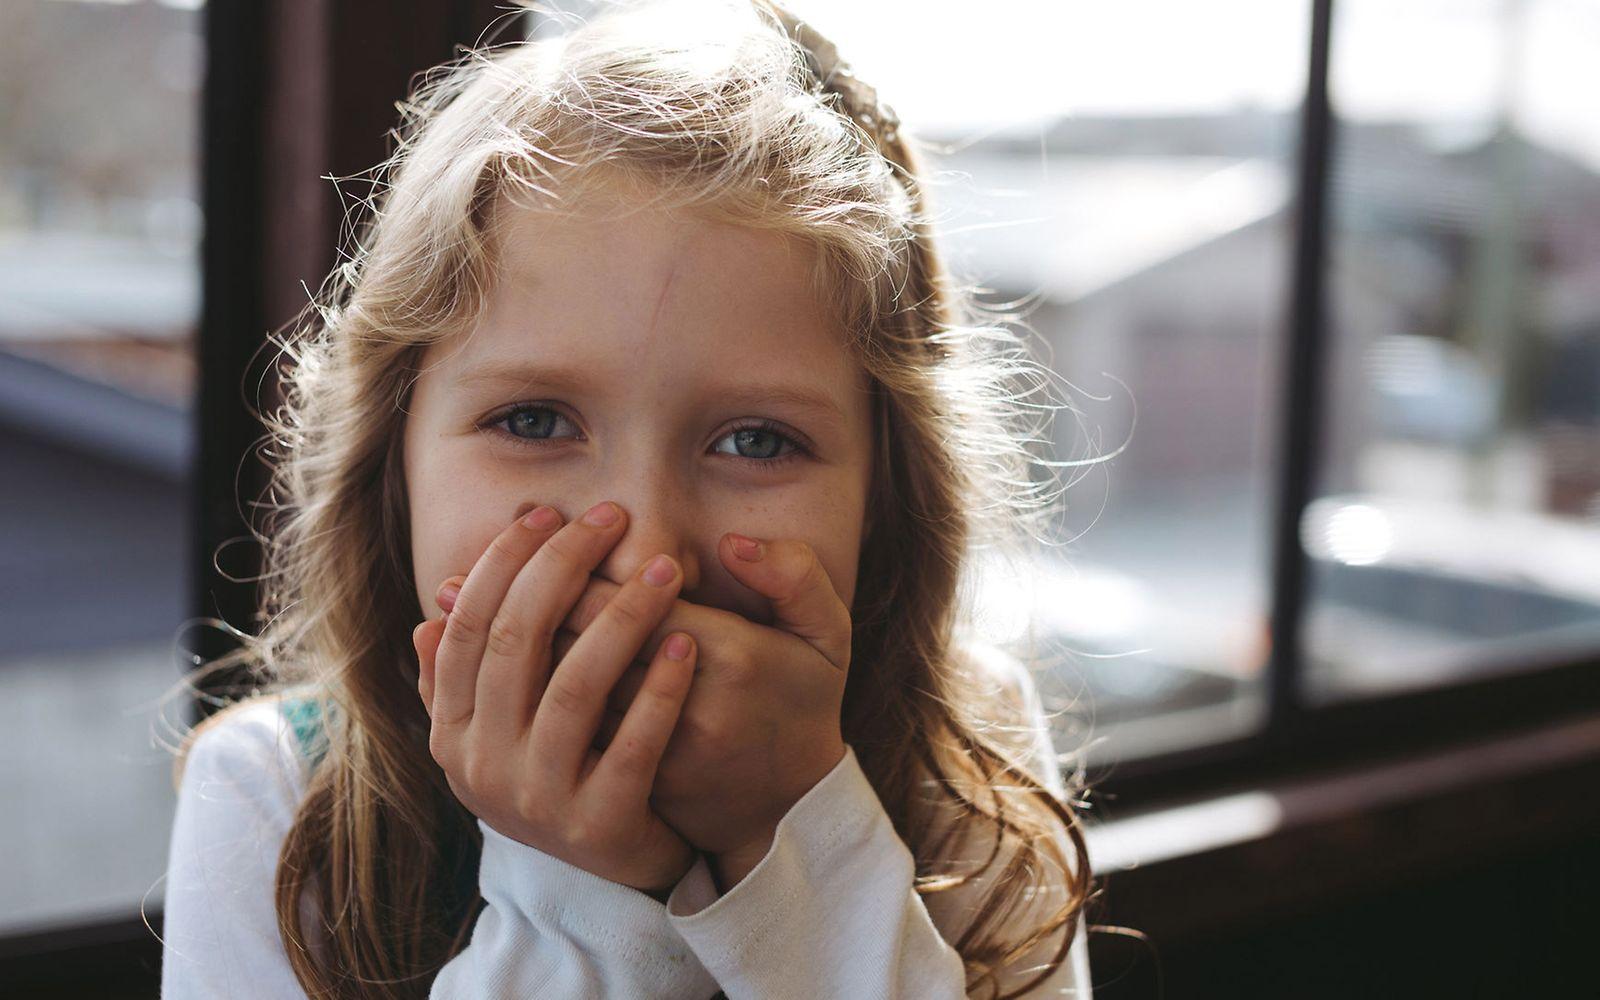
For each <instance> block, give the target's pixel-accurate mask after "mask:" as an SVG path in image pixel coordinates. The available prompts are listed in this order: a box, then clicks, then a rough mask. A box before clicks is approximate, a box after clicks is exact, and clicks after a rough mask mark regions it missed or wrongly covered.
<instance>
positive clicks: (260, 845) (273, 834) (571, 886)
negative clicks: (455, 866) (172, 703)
mask: <svg viewBox="0 0 1600 1000" xmlns="http://www.w3.org/2000/svg"><path fill="white" fill-rule="evenodd" d="M304 780H305V779H304V773H303V771H302V770H301V765H300V762H299V759H298V757H297V755H296V750H295V745H294V741H293V736H292V733H291V731H290V728H289V726H288V723H287V721H286V720H285V719H283V717H282V716H281V714H280V713H279V712H278V710H277V707H276V704H275V703H271V702H265V701H264V702H263V703H262V704H260V705H250V706H247V707H246V708H245V709H242V710H239V711H238V712H237V714H236V716H235V717H233V718H230V719H227V720H225V721H224V722H223V723H220V724H219V725H218V726H217V727H215V728H213V729H209V730H207V731H205V732H204V733H202V734H201V735H200V736H199V738H197V739H196V741H195V743H194V745H193V746H192V747H191V749H190V751H189V757H188V761H187V764H186V765H185V768H184V772H183V778H182V782H181V784H180V786H179V791H178V805H177V812H176V815H175V817H174V820H173V833H172V840H171V846H170V849H169V857H168V871H167V891H166V903H165V906H164V918H163V922H164V927H163V938H164V940H163V954H162V969H161V996H162V997H163V998H164V1000H220V998H224V997H238V998H241V1000H243V998H249V1000H301V998H304V997H305V995H306V994H305V992H304V990H302V989H301V987H300V985H299V982H298V980H297V979H296V978H295V976H294V973H293V971H292V969H291V968H290V965H289V959H288V955H287V953H286V952H285V951H284V945H283V942H282V939H281V937H280V936H279V933H278V917H277V912H276V909H275V907H274V903H273V885H274V881H275V873H276V870H277V863H278V852H279V850H280V848H281V846H282V843H283V840H284V837H285V836H287V834H288V831H289V828H290V826H291V824H292V823H293V820H294V812H295V809H296V807H297V806H298V803H299V799H300V797H301V796H302V795H303V794H304ZM479 826H480V828H482V830H483V833H484V846H483V856H482V862H481V865H480V868H479V889H480V892H481V893H482V894H483V897H484V899H485V901H486V903H487V905H486V907H485V908H484V909H483V911H482V912H481V913H480V914H479V915H478V920H477V923H476V924H475V925H474V926H473V930H472V936H471V939H470V941H469V943H468V944H467V946H466V947H465V948H464V949H463V950H462V951H461V952H460V953H459V954H457V955H456V956H455V957H454V958H452V959H451V960H450V961H449V962H447V963H446V964H445V965H444V967H443V968H442V969H441V970H440V972H439V974H438V976H437V978H436V979H435V980H434V983H433V987H432V991H431V993H430V994H429V995H430V996H432V997H435V998H468V997H471V998H481V997H494V996H548V997H553V998H563V1000H565V998H589V997H595V998H599V997H617V996H651V997H684V998H694V1000H706V998H708V997H711V996H712V995H713V994H715V993H716V992H717V988H718V987H717V983H716V981H715V980H714V979H712V978H711V976H710V974H709V973H708V972H707V971H706V970H705V968H704V967H703V966H701V965H700V963H699V962H698V961H697V960H696V958H695V956H694V954H693V952H692V951H690V949H689V948H688V947H687V945H686V944H685V943H684V942H683V941H682V939H681V938H679V937H678V936H677V934H676V932H675V931H674V930H673V928H672V926H671V924H670V923H669V922H668V920H667V917H666V906H665V904H663V903H661V902H659V901H657V900H655V899H652V898H651V897H649V896H648V895H646V894H644V893H641V892H637V891H635V890H633V889H630V888H628V887H626V886H622V885H619V884H617V883H614V882H610V881H608V880H606V879H603V878H601V877H599V876H597V875H594V874H592V873H590V872H587V871H584V870H583V869H581V868H577V867H575V866H573V865H569V864H567V863H566V862H564V861H561V860H559V859H557V858H555V857H553V856H551V855H548V854H545V853H544V852H542V851H539V850H537V849H535V848H533V847H530V846H528V845H526V844H522V843H520V842H518V841H515V840H512V839H510V838H507V837H504V836H502V835H501V834H499V833H498V832H496V831H495V830H494V829H493V828H492V827H489V826H488V825H487V824H484V823H482V822H481V821H480V823H479ZM305 903H306V905H309V899H307V900H305Z"/></svg>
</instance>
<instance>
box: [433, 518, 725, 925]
mask: <svg viewBox="0 0 1600 1000" xmlns="http://www.w3.org/2000/svg"><path fill="white" fill-rule="evenodd" d="M546 509H549V508H541V510H546ZM607 510H609V511H611V512H612V513H613V514H614V520H613V521H612V523H610V524H595V523H592V522H591V521H589V520H587V518H590V517H592V516H594V515H595V514H596V513H597V512H603V511H607ZM551 512H552V513H554V511H553V510H552V511H551ZM538 513H539V511H534V512H532V513H530V514H529V515H528V517H526V518H521V519H518V521H517V522H516V523H514V524H513V525H511V527H509V528H507V529H506V530H505V531H503V532H501V533H500V535H499V536H498V537H497V538H495V540H494V541H493V542H492V543H490V545H489V548H488V549H487V550H486V551H485V552H484V553H483V555H482V556H481V557H480V558H479V559H478V561H477V563H476V564H475V565H474V566H473V567H472V570H471V572H469V573H468V575H467V579H466V582H465V583H464V584H463V585H462V587H461V592H460V594H458V595H457V596H456V598H455V604H454V607H453V608H452V609H451V612H450V614H448V615H447V616H445V618H444V619H443V620H429V621H424V622H422V624H420V625H418V626H417V628H416V629H415V631H414V632H413V633H412V641H413V643H414V644H415V645H416V647H417V659H418V664H419V667H420V672H419V677H418V692H419V693H420V694H421V696H422V703H423V705H424V706H425V707H426V708H427V709H428V715H429V718H430V719H431V720H432V729H431V731H430V735H429V740H428V748H429V751H430V752H431V753H432V755H433V758H434V760H436V761H438V763H439V766H440V767H441V768H443V770H444V773H445V777H446V778H447V780H448V781H449V783H450V789H451V791H453V792H454V793H455V795H456V797H457V798H459V799H460V800H461V803H462V804H463V805H464V806H466V807H467V809H469V810H470V811H471V812H472V813H473V814H474V815H475V816H477V817H479V818H480V819H482V820H483V821H484V822H485V823H487V824H489V825H490V826H492V827H493V828H494V829H495V830H497V831H499V832H500V833H502V834H504V835H505V836H507V837H510V838H512V839H513V840H517V841H520V842H522V843H524V844H527V845H529V846H530V847H536V848H538V849H539V850H541V851H544V852H545V853H547V854H551V855H554V856H555V857H558V858H560V859H562V860H563V861H566V862H568V863H569V864H573V865H576V866H577V867H579V868H583V869H585V870H587V871H590V872H593V873H594V874H596V875H599V876H601V877H602V878H606V879H609V880H611V881H613V882H619V883H621V884H623V885H628V886H632V887H633V888H636V889H639V890H640V891H642V892H647V893H650V894H651V895H655V896H657V897H658V898H663V894H664V893H665V892H666V891H667V890H669V889H670V888H671V887H672V886H673V885H675V884H676V883H677V881H678V880H679V879H680V878H681V877H682V876H683V874H684V873H685V872H687V871H688V870H689V867H690V865H691V864H692V862H693V860H694V849H693V848H692V847H691V846H690V845H689V844H688V843H687V842H686V841H684V839H683V838H682V837H680V836H678V834H677V833H675V832H674V831H673V830H672V828H671V827H669V826H667V825H666V823H664V822H663V821H662V820H661V818H660V817H659V816H657V815H656V814H655V812H654V811H652V810H651V808H650V805H649V797H650V789H651V786H652V785H653V784H654V782H655V777H656V769H657V767H658V766H659V764H660V762H661V756H662V753H663V752H664V751H665V749H666V746H667V742H668V740H669V738H670V737H671V735H672V731H673V729H674V727H675V726H676V725H677V720H678V715H679V713H680V711H681V710H682V707H683V702H684V699H685V697H686V696H687V694H688V691H689V683H690V681H691V679H692V678H693V675H694V663H695V659H694V654H695V649H694V643H693V640H692V639H691V638H690V637H689V636H687V635H684V634H683V633H674V634H673V635H672V636H670V637H668V639H667V640H666V641H664V642H663V643H662V644H661V648H660V649H658V650H657V651H656V654H655V659H654V660H653V661H652V662H651V664H650V667H649V670H648V673H647V676H646V678H645V682H644V688H643V689H642V691H641V692H640V693H641V695H642V697H639V698H637V699H635V701H634V702H633V705H632V706H631V707H630V709H629V710H628V713H627V715H626V716H625V717H624V719H623V721H622V723H621V727H620V728H619V729H618V732H617V738H616V739H615V740H613V741H612V743H611V744H610V745H609V746H607V747H606V749H605V750H604V752H603V753H602V752H597V751H596V750H594V749H593V748H592V746H591V744H592V743H593V742H594V739H595V734H596V732H597V730H598V729H599V726H600V723H601V718H602V716H603V714H604V712H605V709H606V701H607V698H608V697H609V695H610V694H611V690H612V688H613V686H614V685H615V684H616V682H617V679H618V678H619V677H620V676H621V675H622V674H623V672H624V671H625V670H626V669H627V668H628V666H629V664H630V663H631V662H632V661H633V660H634V659H635V658H636V656H638V654H639V650H640V647H641V646H642V645H643V644H644V642H645V640H646V639H648V638H649V637H650V635H651V634H652V633H653V632H654V631H655V629H656V628H657V627H658V626H659V625H660V623H661V620H662V619H663V618H664V617H665V616H666V613H667V612H668V610H670V609H671V607H672V603H673V601H674V599H675V598H676V597H677V593H678V590H679V587H680V586H681V583H682V579H683V574H682V573H681V571H680V570H679V567H678V565H677V563H676V562H675V561H674V560H672V559H671V558H670V557H667V556H664V555H662V556H657V557H656V558H655V559H652V560H649V561H648V562H646V564H645V566H644V567H641V571H640V572H639V573H636V574H634V576H633V577H632V578H631V579H629V580H628V581H627V583H626V584H624V585H623V586H622V588H621V589H620V590H618V591H617V593H616V595H615V597H614V598H613V599H612V601H611V603H610V604H608V605H607V606H606V608H605V610H604V611H602V612H601V614H600V617H599V618H598V619H597V620H596V622H595V625H594V626H593V627H591V628H590V629H589V630H587V631H585V632H584V633H583V635H582V636H580V637H579V640H578V641H577V642H576V643H574V644H573V646H572V648H571V649H570V650H568V651H567V653H566V656H565V657H564V658H563V659H562V660H561V661H560V663H559V664H558V666H557V667H556V670H555V673H554V675H553V676H552V675H551V672H550V665H551V662H552V658H553V637H554V636H555V634H556V629H557V628H558V627H559V626H560V624H561V622H562V621H563V620H565V618H566V617H567V615H568V614H569V613H570V612H571V610H572V607H573V605H574V604H575V603H576V602H577V600H578V598H579V596H580V595H581V594H582V593H583V591H584V588H585V587H586V586H587V585H588V582H589V577H590V574H591V573H593V572H594V569H595V567H596V566H598V565H599V563H600V561H601V559H603V558H604V557H605V554H606V553H607V552H609V551H610V550H611V548H612V546H613V545H615V544H616V541H617V540H618V539H619V538H621V537H622V533H623V529H624V525H625V524H626V520H627V519H626V515H625V514H624V513H623V512H622V509H621V508H620V507H619V506H617V505H615V504H612V503H609V502H607V503H602V504H599V505H597V506H596V507H595V508H594V509H593V510H591V511H590V512H589V513H588V514H586V515H585V516H584V519H580V520H578V521H574V522H572V523H571V524H568V525H565V526H564V527H563V526H562V525H561V520H560V517H559V515H558V516H557V517H556V518H555V519H554V523H553V524H552V525H551V526H550V527H547V528H539V527H537V526H534V525H533V524H532V523H531V519H532V518H533V517H534V515H535V514H538ZM658 562H664V564H665V566H666V568H667V571H668V573H669V574H670V575H669V576H668V577H667V579H666V580H664V581H661V582H659V583H655V582H651V581H647V580H646V578H645V574H646V573H648V571H649V569H650V567H652V566H654V565H656V564H657V563H658ZM680 641H681V642H682V644H683V646H686V647H687V648H686V649H684V650H683V651H682V653H681V658H680V659H676V660H674V659H670V658H669V657H668V652H669V650H670V651H672V652H679V649H680V647H679V643H680ZM535 706H536V707H535Z"/></svg>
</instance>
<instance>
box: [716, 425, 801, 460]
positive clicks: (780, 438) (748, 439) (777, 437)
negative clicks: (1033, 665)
mask: <svg viewBox="0 0 1600 1000" xmlns="http://www.w3.org/2000/svg"><path fill="white" fill-rule="evenodd" d="M721 440H722V441H733V442H734V448H735V449H739V448H749V449H751V450H753V451H755V452H757V454H755V455H744V454H737V453H736V454H735V455H734V456H733V457H735V458H740V459H743V460H744V461H746V462H756V463H758V464H760V465H769V466H770V465H779V464H782V463H784V462H788V461H792V460H793V459H796V458H800V457H802V456H804V455H806V454H807V452H806V449H805V446H804V445H802V444H801V443H800V442H798V441H796V440H795V439H794V438H792V437H790V436H789V435H788V434H785V433H783V432H782V431H781V430H779V429H778V425H777V424H774V423H773V422H772V421H770V420H761V421H758V422H756V423H753V424H747V425H746V426H744V427H736V428H734V429H733V430H732V431H731V432H730V433H729V434H728V435H727V436H725V437H723V438H722V439H721ZM719 443H720V442H719ZM785 443H787V444H788V445H789V446H790V450H789V451H788V452H787V453H784V454H779V455H773V454H770V453H771V452H774V451H779V450H781V449H782V447H783V445H784V444H785ZM717 453H718V454H720V455H725V454H727V452H724V451H721V450H720V449H719V450H718V452H717Z"/></svg>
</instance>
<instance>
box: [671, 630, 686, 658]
mask: <svg viewBox="0 0 1600 1000" xmlns="http://www.w3.org/2000/svg"><path fill="white" fill-rule="evenodd" d="M688 655H689V637H688V636H686V635H684V634H683V633H682V632H674V633H672V635H670V636H668V637H667V659H669V660H681V659H683V658H684V657H685V656H688Z"/></svg>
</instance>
